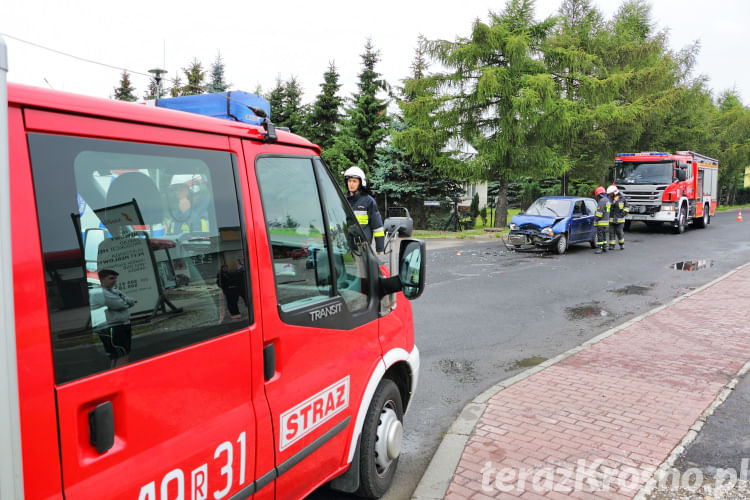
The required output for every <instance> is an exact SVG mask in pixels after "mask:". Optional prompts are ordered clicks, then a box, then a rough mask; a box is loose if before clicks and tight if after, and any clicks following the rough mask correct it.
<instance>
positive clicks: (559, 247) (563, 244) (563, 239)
mask: <svg viewBox="0 0 750 500" xmlns="http://www.w3.org/2000/svg"><path fill="white" fill-rule="evenodd" d="M567 249H568V235H566V234H562V235H560V238H559V239H558V240H557V244H556V245H555V253H556V254H558V255H562V254H564V253H565V250H567Z"/></svg>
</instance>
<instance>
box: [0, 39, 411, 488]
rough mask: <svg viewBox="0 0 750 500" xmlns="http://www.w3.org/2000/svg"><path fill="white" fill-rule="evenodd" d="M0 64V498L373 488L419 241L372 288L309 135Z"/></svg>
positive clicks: (389, 468) (396, 433) (382, 462)
mask: <svg viewBox="0 0 750 500" xmlns="http://www.w3.org/2000/svg"><path fill="white" fill-rule="evenodd" d="M6 71H7V59H6V53H5V47H4V45H3V43H2V39H0V203H1V204H2V207H1V208H0V286H1V287H0V308H2V312H1V313H0V318H1V321H2V330H1V331H2V335H0V367H2V368H1V369H0V443H2V454H3V458H2V460H0V498H2V499H3V500H11V499H13V500H20V499H22V498H26V499H34V500H36V499H63V498H65V499H66V500H74V499H103V498H107V499H129V500H176V499H179V500H188V499H190V500H206V499H212V500H220V499H225V498H226V499H232V500H239V499H244V498H254V499H258V500H260V499H273V498H279V499H287V498H301V497H304V496H305V495H307V494H309V493H310V492H311V491H313V490H315V489H316V488H318V487H319V486H320V485H322V484H324V483H328V482H330V484H331V486H332V487H334V488H335V489H338V490H342V491H347V492H354V491H356V492H357V493H359V494H361V495H364V496H368V497H377V496H380V495H382V494H383V493H384V492H385V491H386V489H387V488H388V486H389V485H390V483H391V480H392V478H393V475H394V473H395V469H396V467H397V464H398V459H399V453H400V448H401V439H402V422H403V416H404V412H405V411H406V408H407V407H408V405H409V403H410V401H411V400H412V395H413V392H414V390H415V387H416V384H417V379H418V373H419V359H420V358H419V350H418V349H417V347H416V345H415V343H414V326H413V320H412V310H411V305H410V303H409V300H407V299H413V298H416V297H418V296H419V295H420V293H421V292H422V290H423V287H424V279H425V253H424V252H425V247H424V243H423V242H422V241H419V240H412V239H402V240H400V251H399V257H398V264H397V269H398V270H399V271H400V272H399V273H398V275H395V276H390V277H389V276H388V275H387V274H388V273H387V272H386V269H385V268H384V266H382V265H381V262H380V260H379V259H378V257H377V256H376V255H375V253H374V252H373V250H372V248H371V247H370V245H368V243H367V240H366V239H365V236H364V233H363V232H362V229H361V228H360V227H359V225H358V224H357V221H356V218H355V217H354V214H353V213H352V211H351V209H350V207H349V204H348V203H347V201H346V199H345V198H344V197H343V195H342V193H341V191H340V190H339V188H338V186H337V179H336V178H335V177H334V176H332V175H331V174H330V173H329V171H328V168H327V167H326V166H325V165H324V164H323V162H322V160H321V158H320V148H319V147H317V146H316V145H314V144H312V143H310V142H309V141H307V140H305V139H304V138H301V137H299V136H296V135H294V134H290V133H288V132H285V131H281V130H276V129H275V128H274V126H273V124H272V123H271V122H270V121H269V120H268V119H266V118H265V117H262V116H261V118H262V119H261V120H259V121H260V122H261V124H260V125H255V124H247V123H242V122H239V121H229V120H222V119H219V118H210V117H206V116H200V115H197V114H191V113H186V112H183V111H175V110H171V109H161V108H153V107H148V106H142V105H138V104H134V103H124V102H119V101H112V100H106V99H96V98H90V97H83V96H77V95H73V94H67V93H63V92H57V91H52V90H48V89H40V88H34V87H27V86H22V85H15V84H9V85H7V86H6V85H5V73H6ZM6 89H7V90H6ZM395 264H396V262H394V267H395ZM123 304H126V305H123ZM121 306H122V307H121ZM128 306H130V308H129V309H128Z"/></svg>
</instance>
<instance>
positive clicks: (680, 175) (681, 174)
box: [677, 168, 687, 182]
mask: <svg viewBox="0 0 750 500" xmlns="http://www.w3.org/2000/svg"><path fill="white" fill-rule="evenodd" d="M686 179H687V170H685V169H684V168H680V169H678V170H677V180H678V181H680V182H682V181H684V180H686Z"/></svg>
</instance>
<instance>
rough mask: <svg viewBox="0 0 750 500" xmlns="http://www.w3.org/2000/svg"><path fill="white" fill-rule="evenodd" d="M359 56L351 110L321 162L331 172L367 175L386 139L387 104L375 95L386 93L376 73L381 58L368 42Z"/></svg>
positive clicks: (348, 111) (368, 41) (388, 123)
mask: <svg viewBox="0 0 750 500" xmlns="http://www.w3.org/2000/svg"><path fill="white" fill-rule="evenodd" d="M360 57H361V58H362V71H361V73H360V74H359V83H358V84H357V88H358V91H357V92H356V93H354V94H353V95H352V98H351V107H349V108H348V109H347V110H346V117H345V119H344V120H342V122H341V133H340V134H338V135H337V136H336V139H335V141H334V144H333V147H332V148H331V149H330V150H329V151H328V153H327V154H326V155H324V159H325V160H326V161H327V162H329V165H330V166H331V168H332V169H333V170H334V171H338V170H343V169H345V168H347V167H348V166H349V165H358V166H359V167H361V168H362V169H363V170H364V171H365V173H366V174H367V173H369V172H370V169H371V168H372V166H373V164H374V162H375V151H376V149H377V147H378V146H379V145H380V143H381V142H382V141H383V140H384V139H385V138H386V137H387V136H388V133H389V132H388V129H389V125H390V119H389V118H388V115H387V114H386V108H387V107H388V103H387V102H386V101H385V100H383V99H380V98H378V93H379V92H381V91H384V90H386V87H387V85H386V83H385V81H384V80H381V79H380V74H379V73H378V72H377V71H375V65H376V64H377V63H378V61H379V60H380V55H379V53H378V52H377V51H376V50H375V48H374V46H373V44H372V41H371V40H369V39H368V40H367V42H366V43H365V53H364V54H362V55H361V56H360Z"/></svg>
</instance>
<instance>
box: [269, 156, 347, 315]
mask: <svg viewBox="0 0 750 500" xmlns="http://www.w3.org/2000/svg"><path fill="white" fill-rule="evenodd" d="M255 170H256V174H257V178H258V186H259V187H260V192H261V199H262V201H263V212H264V215H265V219H266V225H267V227H268V237H269V239H270V245H271V252H272V256H273V271H274V278H275V280H276V299H277V302H278V304H279V307H280V308H281V310H282V311H291V310H294V309H298V308H301V307H306V306H309V305H311V304H315V303H318V302H322V301H324V300H326V299H328V298H329V297H331V296H332V295H333V285H332V281H331V270H330V268H329V265H328V262H329V260H328V255H327V249H328V247H327V243H326V235H325V225H324V223H323V212H322V207H321V204H320V196H319V195H318V188H317V182H316V180H315V174H314V173H313V163H312V160H311V159H309V158H288V157H261V158H258V160H257V161H256V164H255Z"/></svg>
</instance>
